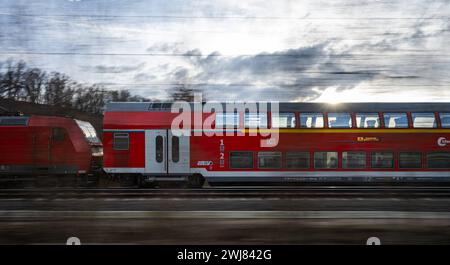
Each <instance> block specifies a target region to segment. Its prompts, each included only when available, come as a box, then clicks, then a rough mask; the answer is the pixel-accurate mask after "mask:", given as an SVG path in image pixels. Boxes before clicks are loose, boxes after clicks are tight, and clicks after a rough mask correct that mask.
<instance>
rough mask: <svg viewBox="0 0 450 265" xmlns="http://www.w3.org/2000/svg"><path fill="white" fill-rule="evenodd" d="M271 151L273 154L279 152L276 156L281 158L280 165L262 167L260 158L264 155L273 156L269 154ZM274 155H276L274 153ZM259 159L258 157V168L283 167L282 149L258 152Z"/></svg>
mask: <svg viewBox="0 0 450 265" xmlns="http://www.w3.org/2000/svg"><path fill="white" fill-rule="evenodd" d="M269 153H271V154H277V155H276V156H277V157H279V158H280V164H279V166H278V167H261V166H260V163H259V158H260V156H261V157H264V156H271V155H269ZM272 156H274V155H272ZM257 159H258V164H257V168H258V169H281V168H282V167H283V154H282V152H280V151H261V152H258V153H257Z"/></svg>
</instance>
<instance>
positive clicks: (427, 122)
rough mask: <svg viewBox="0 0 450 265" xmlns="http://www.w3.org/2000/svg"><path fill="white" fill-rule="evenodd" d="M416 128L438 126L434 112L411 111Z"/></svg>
mask: <svg viewBox="0 0 450 265" xmlns="http://www.w3.org/2000/svg"><path fill="white" fill-rule="evenodd" d="M411 118H412V122H413V127H414V128H436V127H437V123H436V117H435V116H434V113H411Z"/></svg>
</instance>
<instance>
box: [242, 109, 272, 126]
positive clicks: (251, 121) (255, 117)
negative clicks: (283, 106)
mask: <svg viewBox="0 0 450 265" xmlns="http://www.w3.org/2000/svg"><path fill="white" fill-rule="evenodd" d="M244 126H245V128H267V113H245V115H244Z"/></svg>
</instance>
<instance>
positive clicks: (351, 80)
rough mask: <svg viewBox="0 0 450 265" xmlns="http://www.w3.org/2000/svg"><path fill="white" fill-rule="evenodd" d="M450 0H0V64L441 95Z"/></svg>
mask: <svg viewBox="0 0 450 265" xmlns="http://www.w3.org/2000/svg"><path fill="white" fill-rule="evenodd" d="M449 30H450V0H436V1H431V0H378V1H376V0H372V1H366V0H327V1H325V0H270V1H269V0H203V1H202V0H196V1H188V0H0V61H5V60H7V59H9V58H12V59H14V60H24V61H25V62H27V63H28V64H29V65H30V66H34V67H39V68H42V69H44V70H46V71H48V72H51V71H59V72H63V73H65V74H67V75H69V76H71V77H72V78H73V79H74V80H76V81H78V82H80V83H88V84H91V83H101V84H104V85H105V87H106V88H108V89H129V90H130V91H131V92H132V93H135V94H139V95H142V96H145V97H148V98H157V99H165V98H166V97H167V92H168V91H169V90H170V89H171V88H173V87H174V86H175V85H177V84H183V85H185V86H187V87H191V88H195V89H202V90H203V91H204V92H205V94H206V97H207V98H208V99H214V100H280V101H327V102H336V101H341V102H345V101H347V102H348V101H447V102H448V101H450V34H449Z"/></svg>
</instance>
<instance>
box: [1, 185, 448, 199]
mask: <svg viewBox="0 0 450 265" xmlns="http://www.w3.org/2000/svg"><path fill="white" fill-rule="evenodd" d="M120 197H123V198H301V197H364V198H366V197H368V198H377V197H380V198H385V197H412V198H417V197H433V198H450V187H417V186H408V187H406V186H400V187H399V186H375V187H374V186H356V187H355V186H319V187H318V186H313V187H295V188H292V187H277V188H273V187H271V188H268V187H242V188H236V187H232V188H230V187H221V188H203V189H130V188H101V189H98V188H51V189H27V188H24V189H2V190H0V199H2V198H120Z"/></svg>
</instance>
